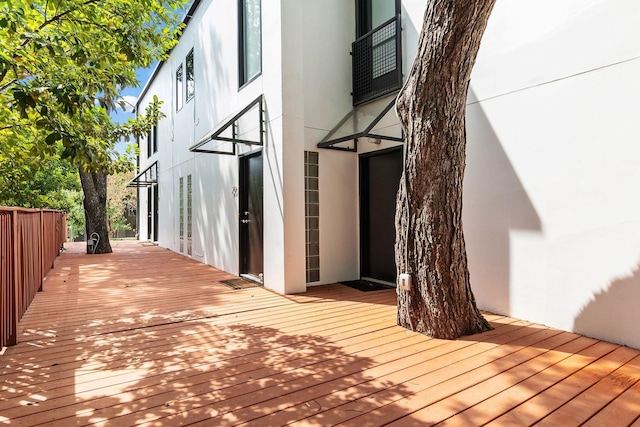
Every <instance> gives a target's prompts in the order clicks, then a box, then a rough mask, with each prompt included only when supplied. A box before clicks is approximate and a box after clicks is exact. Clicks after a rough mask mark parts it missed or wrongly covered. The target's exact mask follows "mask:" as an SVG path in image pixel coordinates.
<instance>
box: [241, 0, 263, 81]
mask: <svg viewBox="0 0 640 427" xmlns="http://www.w3.org/2000/svg"><path fill="white" fill-rule="evenodd" d="M260 3H261V0H238V16H239V26H238V27H239V30H240V33H239V34H238V39H239V40H238V41H239V43H238V48H239V52H238V53H239V55H238V57H239V60H240V63H239V64H238V66H239V70H240V73H239V80H240V86H242V85H244V84H245V83H248V82H250V81H251V80H253V79H254V78H256V77H257V76H259V75H260V73H261V72H262V40H261V39H262V14H261V4H260Z"/></svg>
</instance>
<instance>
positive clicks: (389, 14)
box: [352, 0, 402, 105]
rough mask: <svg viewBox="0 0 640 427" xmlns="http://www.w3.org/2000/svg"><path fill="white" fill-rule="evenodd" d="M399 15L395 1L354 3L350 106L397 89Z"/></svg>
mask: <svg viewBox="0 0 640 427" xmlns="http://www.w3.org/2000/svg"><path fill="white" fill-rule="evenodd" d="M399 15H400V1H399V0H356V41H355V42H354V43H353V46H352V61H353V91H352V92H353V104H354V105H358V104H362V103H364V102H367V101H371V100H374V99H376V98H378V97H380V96H384V95H386V94H389V93H391V92H394V91H396V90H398V89H400V87H401V85H402V66H401V63H402V57H401V52H402V46H401V37H400V22H399V20H398V16H399Z"/></svg>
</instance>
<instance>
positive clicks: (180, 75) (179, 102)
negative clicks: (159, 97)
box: [175, 63, 184, 111]
mask: <svg viewBox="0 0 640 427" xmlns="http://www.w3.org/2000/svg"><path fill="white" fill-rule="evenodd" d="M183 65H184V64H182V63H180V66H178V68H176V74H175V82H176V111H180V110H182V107H183V106H184V67H183Z"/></svg>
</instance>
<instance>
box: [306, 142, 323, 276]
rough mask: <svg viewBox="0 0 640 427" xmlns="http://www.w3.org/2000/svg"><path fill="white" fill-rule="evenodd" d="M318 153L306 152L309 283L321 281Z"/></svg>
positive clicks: (307, 263)
mask: <svg viewBox="0 0 640 427" xmlns="http://www.w3.org/2000/svg"><path fill="white" fill-rule="evenodd" d="M318 169H319V168H318V153H317V152H315V151H305V152H304V195H305V205H304V211H305V231H306V245H307V249H306V253H305V255H306V257H305V258H306V267H307V283H311V282H318V281H320V192H319V187H318Z"/></svg>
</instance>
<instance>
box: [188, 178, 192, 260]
mask: <svg viewBox="0 0 640 427" xmlns="http://www.w3.org/2000/svg"><path fill="white" fill-rule="evenodd" d="M192 195H193V193H192V186H191V175H187V254H188V255H191V252H192V248H193V244H192V235H193V233H192V229H193V220H192V218H193V196H192Z"/></svg>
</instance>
